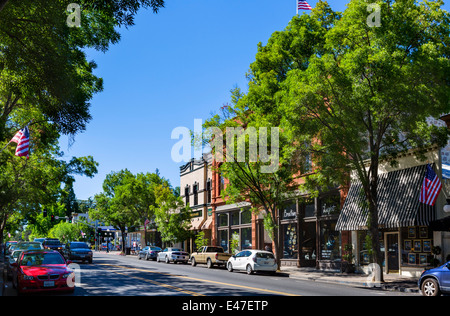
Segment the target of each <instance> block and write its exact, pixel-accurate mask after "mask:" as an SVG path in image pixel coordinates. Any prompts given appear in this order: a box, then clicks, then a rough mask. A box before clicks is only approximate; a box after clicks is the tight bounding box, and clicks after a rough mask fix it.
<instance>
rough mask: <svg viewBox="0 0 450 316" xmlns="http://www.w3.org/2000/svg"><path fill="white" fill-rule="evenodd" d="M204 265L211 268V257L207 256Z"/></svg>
mask: <svg viewBox="0 0 450 316" xmlns="http://www.w3.org/2000/svg"><path fill="white" fill-rule="evenodd" d="M206 266H207V267H208V269H211V268H212V267H213V263H212V261H211V258H208V260H207V261H206Z"/></svg>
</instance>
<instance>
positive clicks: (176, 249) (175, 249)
mask: <svg viewBox="0 0 450 316" xmlns="http://www.w3.org/2000/svg"><path fill="white" fill-rule="evenodd" d="M172 251H183V249H179V248H172Z"/></svg>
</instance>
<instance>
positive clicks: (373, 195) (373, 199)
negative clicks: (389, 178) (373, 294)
mask: <svg viewBox="0 0 450 316" xmlns="http://www.w3.org/2000/svg"><path fill="white" fill-rule="evenodd" d="M369 174H370V178H369V188H368V190H367V188H366V196H367V200H368V203H369V205H368V206H369V214H368V215H369V218H368V223H367V224H368V228H369V229H368V230H369V235H370V240H371V244H372V252H373V258H372V260H373V261H374V263H375V264H377V265H378V266H379V267H380V269H378V270H379V275H378V276H376V275H374V277H376V280H379V281H380V282H384V279H383V266H382V263H383V253H382V252H381V249H380V236H379V229H378V195H377V187H378V161H377V160H375V159H372V161H371V165H370V173H369Z"/></svg>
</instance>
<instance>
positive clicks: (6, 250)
mask: <svg viewBox="0 0 450 316" xmlns="http://www.w3.org/2000/svg"><path fill="white" fill-rule="evenodd" d="M16 245H17V241H13V240H11V241H7V242H6V243H5V248H4V249H3V255H4V256H5V257H6V256H9V255H10V254H11V252H12V251H10V249H11V247H15V246H16Z"/></svg>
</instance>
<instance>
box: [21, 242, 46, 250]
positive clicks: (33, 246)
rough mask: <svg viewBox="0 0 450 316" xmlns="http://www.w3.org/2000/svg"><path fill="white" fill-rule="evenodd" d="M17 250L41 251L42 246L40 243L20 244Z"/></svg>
mask: <svg viewBox="0 0 450 316" xmlns="http://www.w3.org/2000/svg"><path fill="white" fill-rule="evenodd" d="M16 249H41V244H40V243H38V242H27V243H22V244H18V245H17V247H16Z"/></svg>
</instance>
